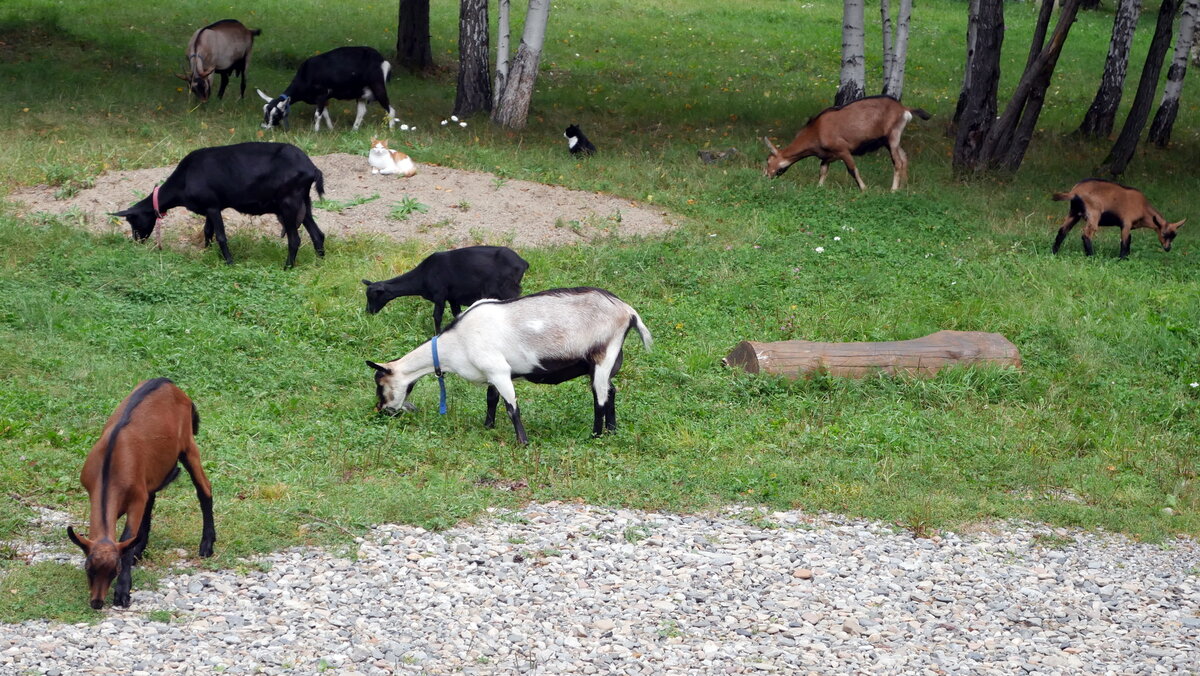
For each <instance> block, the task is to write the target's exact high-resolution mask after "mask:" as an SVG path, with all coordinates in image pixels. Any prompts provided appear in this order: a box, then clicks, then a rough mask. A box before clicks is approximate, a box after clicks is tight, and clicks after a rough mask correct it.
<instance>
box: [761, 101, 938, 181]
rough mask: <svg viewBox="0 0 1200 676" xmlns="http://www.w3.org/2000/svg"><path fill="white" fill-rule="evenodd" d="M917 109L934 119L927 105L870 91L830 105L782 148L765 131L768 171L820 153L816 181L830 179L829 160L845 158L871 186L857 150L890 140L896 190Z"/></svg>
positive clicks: (850, 169)
mask: <svg viewBox="0 0 1200 676" xmlns="http://www.w3.org/2000/svg"><path fill="white" fill-rule="evenodd" d="M913 115H916V116H918V117H920V118H921V119H922V120H928V119H929V113H927V112H925V111H924V110H921V109H920V108H909V107H907V106H905V105H904V104H902V103H900V102H899V101H897V100H896V99H893V98H892V97H890V96H869V97H867V98H865V99H859V100H858V101H855V102H853V103H848V104H846V105H844V106H835V107H833V108H826V109H825V110H823V111H821V112H820V113H818V114H817V116H816V117H814V118H812V119H811V120H809V121H808V124H806V125H804V128H803V129H801V130H800V132H799V133H798V134H796V138H795V139H793V140H792V142H791V144H789V145H788V146H787V147H786V148H784V149H783V150H780V149H778V148H776V147H775V145H774V144H773V143H771V140H770V139H768V138H767V137H765V136H764V137H763V141H765V142H766V144H767V149H768V150H770V151H771V155H770V156H769V157H768V158H767V170H766V174H767V176H770V177H771V178H775V177H777V176H780V175H782V174H783V172H785V171H787V169H788V167H790V166H792V165H793V164H795V163H796V161H797V160H802V159H804V158H805V157H810V156H814V155H815V156H816V157H817V158H818V159H820V160H821V179H820V181H818V182H817V185H825V176H826V175H827V174H828V173H829V164H830V163H831V162H834V161H837V160H841V161H842V162H845V164H846V171H848V172H850V176H852V177H853V178H854V180H855V181H857V182H858V187H859V189H860V190H866V189H867V184H866V183H864V182H863V180H862V176H860V175H859V173H858V167H856V166H855V165H854V158H853V156H854V155H865V154H867V153H869V152H872V151H875V150H878V149H880V148H883V147H884V146H887V149H888V151H889V152H890V153H891V155H892V166H893V171H892V190H898V189H899V188H900V182H901V178H903V180H904V181H908V155H906V154H905V153H904V150H903V149H901V148H900V136H901V135H902V134H903V133H904V127H905V125H907V124H908V122H909V120H911V119H912V118H913Z"/></svg>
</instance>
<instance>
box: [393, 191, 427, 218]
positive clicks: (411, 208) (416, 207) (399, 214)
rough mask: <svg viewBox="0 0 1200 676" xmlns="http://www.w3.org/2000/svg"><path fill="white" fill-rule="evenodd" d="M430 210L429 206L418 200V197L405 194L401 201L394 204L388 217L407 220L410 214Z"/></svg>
mask: <svg viewBox="0 0 1200 676" xmlns="http://www.w3.org/2000/svg"><path fill="white" fill-rule="evenodd" d="M427 211H429V207H428V206H426V205H424V204H422V203H420V202H418V201H417V200H416V198H413V197H409V196H408V195H405V196H404V197H403V199H401V200H400V201H399V202H395V203H393V204H392V210H391V211H390V212H388V218H391V219H394V220H397V221H407V220H408V217H409V216H412V215H413V214H423V213H425V212H427Z"/></svg>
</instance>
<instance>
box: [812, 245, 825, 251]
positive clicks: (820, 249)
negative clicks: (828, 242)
mask: <svg viewBox="0 0 1200 676" xmlns="http://www.w3.org/2000/svg"><path fill="white" fill-rule="evenodd" d="M813 251H816V252H817V253H825V247H823V246H819V247H817V248H815V249H813Z"/></svg>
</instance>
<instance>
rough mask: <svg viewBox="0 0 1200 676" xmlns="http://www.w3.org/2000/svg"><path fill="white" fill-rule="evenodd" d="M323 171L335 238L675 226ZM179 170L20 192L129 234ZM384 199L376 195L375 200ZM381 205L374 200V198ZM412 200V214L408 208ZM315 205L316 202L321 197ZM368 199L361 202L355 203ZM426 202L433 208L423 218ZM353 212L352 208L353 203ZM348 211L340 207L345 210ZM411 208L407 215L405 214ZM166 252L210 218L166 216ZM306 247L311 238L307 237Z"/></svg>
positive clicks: (271, 222)
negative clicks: (137, 209) (157, 190)
mask: <svg viewBox="0 0 1200 676" xmlns="http://www.w3.org/2000/svg"><path fill="white" fill-rule="evenodd" d="M312 159H313V162H314V163H315V164H316V165H317V167H318V168H320V169H321V171H322V172H323V173H324V174H325V198H326V200H328V201H329V205H328V206H329V207H332V208H324V209H323V208H320V207H319V206H318V207H317V208H314V210H313V211H314V217H315V218H316V220H317V224H318V225H320V227H321V230H322V231H324V232H325V234H326V235H327V236H329V235H332V236H342V237H345V236H351V235H356V234H366V233H376V234H381V235H384V236H388V237H392V238H394V239H396V240H420V241H426V242H430V243H434V244H437V245H439V246H443V247H457V246H465V245H470V244H500V245H508V246H515V247H536V246H545V245H562V244H579V243H585V242H589V241H592V240H593V239H596V238H600V237H610V236H617V237H628V236H636V235H643V236H644V235H656V234H660V233H664V232H667V231H668V230H670V229H672V228H673V227H675V223H674V222H673V220H672V219H671V218H670V216H669V215H668V213H667V212H665V211H663V210H661V209H657V208H654V207H651V206H647V205H643V204H640V203H637V202H632V201H629V200H626V199H622V198H619V197H613V196H611V195H604V194H601V193H590V192H583V191H579V190H570V189H567V188H562V187H557V186H550V185H543V184H541V183H532V182H530V181H518V180H506V179H501V178H498V177H496V176H494V175H492V174H489V173H484V172H475V171H463V170H460V169H450V168H446V167H438V166H432V165H418V172H417V174H416V176H413V177H411V178H403V177H398V176H384V175H380V174H372V173H371V168H370V167H369V166H368V165H367V158H366V157H365V156H356V155H349V154H345V153H334V154H332V155H324V156H320V157H314V158H312ZM173 170H174V167H160V168H156V169H138V170H134V171H113V172H108V173H105V174H103V175H101V176H99V177H97V178H96V180H95V184H94V185H93V186H92V187H90V188H86V189H83V190H80V191H78V192H77V193H76V194H74V195H72V196H70V197H65V198H62V199H60V198H59V197H56V193H57V194H61V192H62V191H61V189H60V188H56V187H53V186H45V185H42V186H36V187H32V188H25V189H21V190H17V191H14V192H13V193H11V194H10V195H9V199H11V200H13V201H15V202H18V203H23V204H24V205H25V208H24V213H36V212H49V213H52V214H64V213H75V214H79V215H80V216H81V218H80V222H81V223H82V224H83V225H84V226H85V227H87V228H89V229H91V230H94V231H96V232H123V233H125V234H126V235H128V234H129V226H128V225H127V224H126V223H125V221H124V219H115V218H112V217H110V216H108V215H107V214H108V213H109V212H113V211H119V210H121V209H124V208H126V207H128V206H130V205H131V204H133V203H134V202H136V201H137V200H139V199H141V198H142V197H144V196H145V195H148V194H149V193H150V191H151V189H153V187H154V186H155V185H157V184H159V183H161V182H162V181H164V180H166V178H167V176H169V175H170V173H171V172H172V171H173ZM376 195H377V196H378V197H375V196H376ZM370 198H373V199H370ZM405 198H409V200H410V201H409V202H408V203H409V204H410V205H413V207H414V208H411V209H405V208H404V207H403V206H402V205H403V204H404V203H405ZM313 199H314V200H315V199H316V195H315V194H314V195H313ZM360 200H367V201H363V202H362V203H360V204H354V203H355V202H358V201H360ZM417 204H419V205H420V207H423V208H424V209H425V210H424V211H423V212H422V211H420V210H419V208H420V207H416V205H417ZM351 205H353V206H351ZM339 207H340V209H339ZM406 211H407V214H405V213H404V212H406ZM222 216H223V218H224V220H225V224H226V232H227V233H229V234H230V235H231V236H232V235H235V234H237V233H239V232H246V231H252V232H262V233H266V234H270V235H273V236H278V235H279V234H280V227H279V222H278V221H277V220H276V218H275V217H274V216H246V215H243V214H239V213H237V212H235V211H233V210H230V209H226V210H225V212H224V213H223V214H222ZM163 222H164V226H165V227H164V235H163V243H164V246H170V247H180V248H186V247H197V246H200V245H201V244H202V242H203V238H202V232H203V226H204V218H203V217H202V216H198V215H196V214H193V213H191V212H189V211H188V210H187V209H183V208H177V209H173V210H172V211H171V212H169V213H168V214H167V216H166V218H165V219H164V221H163ZM303 240H304V243H305V245H306V246H307V245H308V241H307V236H303Z"/></svg>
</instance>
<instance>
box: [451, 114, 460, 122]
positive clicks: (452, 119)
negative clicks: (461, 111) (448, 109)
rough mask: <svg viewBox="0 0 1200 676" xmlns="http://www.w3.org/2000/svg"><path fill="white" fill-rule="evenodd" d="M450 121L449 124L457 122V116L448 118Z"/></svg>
mask: <svg viewBox="0 0 1200 676" xmlns="http://www.w3.org/2000/svg"><path fill="white" fill-rule="evenodd" d="M450 121H451V122H458V116H457V115H451V116H450Z"/></svg>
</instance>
